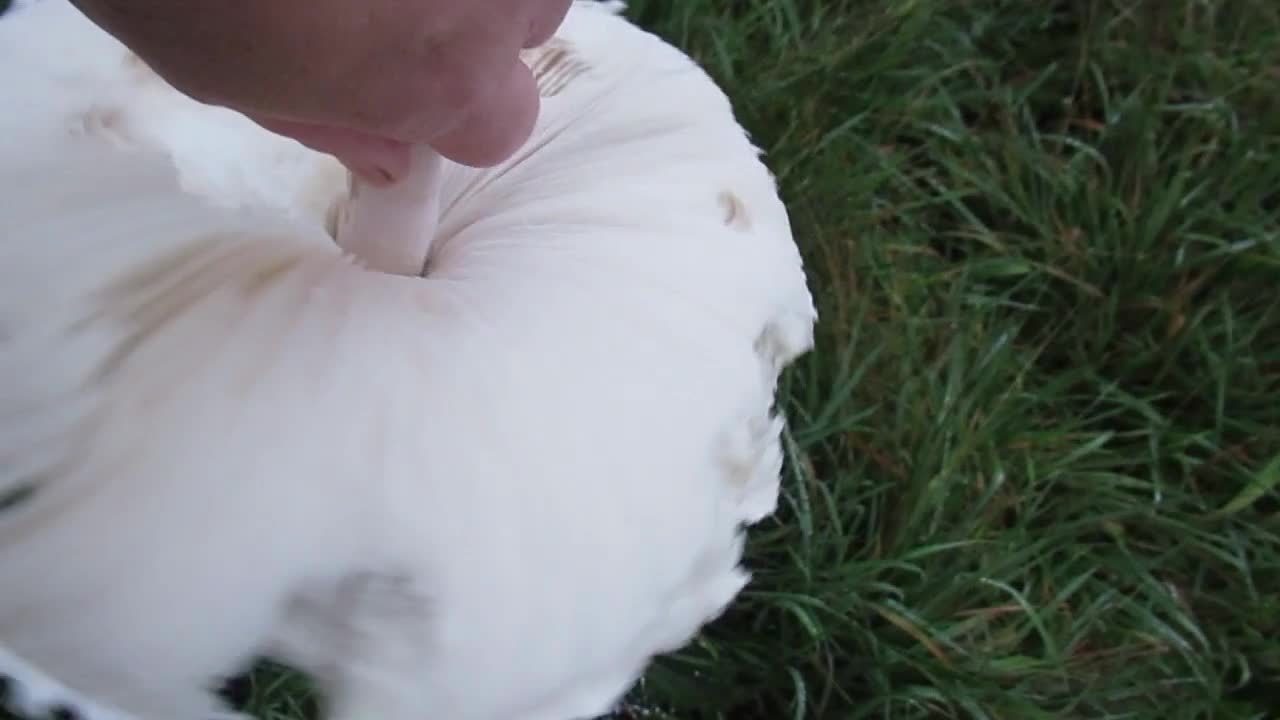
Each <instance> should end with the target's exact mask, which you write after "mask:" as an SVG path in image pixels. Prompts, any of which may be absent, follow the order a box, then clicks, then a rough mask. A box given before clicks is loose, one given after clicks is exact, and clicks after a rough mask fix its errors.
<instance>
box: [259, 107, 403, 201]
mask: <svg viewBox="0 0 1280 720" xmlns="http://www.w3.org/2000/svg"><path fill="white" fill-rule="evenodd" d="M249 118H250V119H251V120H253V121H254V122H256V123H257V124H259V125H261V126H262V127H264V128H266V129H267V130H270V131H271V132H274V133H276V134H278V135H283V136H285V137H288V138H292V139H294V140H296V141H298V142H300V143H302V144H303V145H306V146H307V147H309V148H311V149H312V150H317V151H319V152H323V153H328V154H330V155H333V156H335V157H337V158H338V160H340V161H341V162H342V164H343V165H346V166H347V168H348V169H349V170H351V172H353V173H355V174H357V175H359V176H360V177H361V178H362V179H363V180H365V181H366V182H368V183H370V184H372V185H389V184H391V183H393V182H396V181H397V180H399V179H400V178H402V177H404V175H405V174H406V173H407V172H408V171H409V146H408V145H407V144H405V143H402V142H398V141H396V140H389V139H387V138H382V137H378V136H377V135H370V134H368V133H362V132H360V131H358V130H349V129H346V128H341V127H331V126H327V125H314V124H311V123H304V122H297V121H294V120H281V119H278V118H270V117H262V116H256V115H250V116H249Z"/></svg>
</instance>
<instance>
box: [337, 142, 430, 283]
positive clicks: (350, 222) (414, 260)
mask: <svg viewBox="0 0 1280 720" xmlns="http://www.w3.org/2000/svg"><path fill="white" fill-rule="evenodd" d="M443 170H444V159H443V158H441V157H440V154H439V153H437V152H436V151H434V150H432V149H431V148H429V147H427V146H425V145H424V146H419V147H416V148H414V149H413V156H412V160H411V162H410V165H409V172H408V173H407V174H406V175H405V176H404V177H403V178H401V179H400V180H399V181H397V182H395V183H392V184H391V185H386V186H382V187H379V186H376V185H372V184H370V183H368V182H366V181H365V180H362V179H361V178H360V177H358V176H356V175H352V177H351V196H350V198H349V199H348V201H347V204H346V208H345V211H344V212H343V214H342V217H341V219H340V220H339V222H338V227H337V228H336V232H335V233H334V236H335V237H334V239H335V240H336V241H337V243H338V246H339V247H341V248H342V249H343V250H346V251H347V252H349V253H351V254H352V255H354V256H355V257H357V258H359V259H360V260H362V261H363V262H364V263H365V265H367V266H368V267H369V268H370V269H372V270H378V271H381V272H386V273H391V274H395V275H412V276H417V275H421V274H422V273H423V271H424V269H425V267H426V262H427V256H428V254H429V253H430V252H431V242H432V241H433V240H434V239H435V235H436V226H437V225H438V224H439V221H440V185H441V180H442V175H443Z"/></svg>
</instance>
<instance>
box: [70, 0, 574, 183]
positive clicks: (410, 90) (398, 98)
mask: <svg viewBox="0 0 1280 720" xmlns="http://www.w3.org/2000/svg"><path fill="white" fill-rule="evenodd" d="M570 2H571V0H359V2H355V1H353V0H182V1H181V2H175V1H174V0H74V3H75V5H76V6H77V7H79V8H80V10H81V11H82V12H83V13H84V14H85V15H86V16H88V17H89V18H90V19H91V20H92V21H94V22H95V23H97V24H98V25H99V26H101V27H102V28H103V29H105V30H106V31H107V32H109V33H111V34H112V35H114V36H116V37H117V38H118V39H119V40H120V41H121V42H123V43H124V44H125V45H127V46H128V47H129V48H130V49H131V50H132V51H133V52H135V53H136V54H137V55H138V56H139V57H140V58H142V60H143V61H145V62H146V63H147V64H148V65H150V66H151V68H152V69H154V70H155V71H156V72H157V73H158V74H159V75H160V76H161V77H163V78H165V80H167V81H168V82H169V83H171V84H172V85H173V86H174V87H176V88H177V89H178V90H180V91H182V92H184V93H186V94H187V95H190V96H191V97H193V98H195V99H196V100H199V101H201V102H205V103H208V104H212V105H221V106H224V107H228V108H231V109H233V110H237V111H239V112H242V113H244V114H245V115H247V116H248V117H250V118H252V119H253V120H254V121H255V122H257V123H259V124H260V125H262V126H264V127H266V128H267V129H269V130H272V131H274V132H277V133H280V134H282V135H286V136H289V137H292V138H294V139H296V140H298V141H299V142H301V143H303V144H305V145H307V146H309V147H312V148H314V149H316V150H320V151H323V152H328V153H331V154H333V155H335V156H337V157H338V158H339V159H340V160H342V161H343V162H344V163H345V164H346V165H347V166H348V167H349V168H351V170H352V171H353V172H355V173H357V174H358V175H360V176H361V177H362V178H363V179H364V180H366V181H367V182H371V183H374V184H378V185H386V184H390V183H392V182H394V181H396V180H399V179H400V178H402V177H403V176H404V175H405V174H406V173H407V172H408V169H409V166H410V147H411V146H413V145H427V146H429V147H431V148H433V149H435V150H436V151H437V152H439V153H440V154H441V155H443V156H445V157H446V158H449V159H451V160H453V161H455V162H458V163H462V164H464V165H470V166H473V167H487V166H492V165H496V164H498V163H500V162H502V161H503V160H505V159H507V158H508V157H510V156H511V155H512V154H513V153H514V152H515V151H516V150H517V149H518V148H519V147H520V146H521V145H522V144H523V143H524V141H525V140H527V139H528V137H529V135H530V133H531V132H532V130H533V124H534V121H535V119H536V118H537V115H538V109H539V106H538V92H537V87H536V84H535V82H534V79H533V76H532V74H531V73H530V71H529V68H528V67H526V66H525V65H524V63H522V62H521V61H520V58H519V52H520V50H521V49H523V48H528V47H536V46H538V45H541V44H542V43H544V42H545V41H546V40H548V39H549V38H550V37H551V36H552V34H554V33H555V31H556V29H557V28H558V27H559V26H560V24H561V22H563V20H564V17H565V14H566V13H567V12H568V9H569V5H570Z"/></svg>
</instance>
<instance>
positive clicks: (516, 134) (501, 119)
mask: <svg viewBox="0 0 1280 720" xmlns="http://www.w3.org/2000/svg"><path fill="white" fill-rule="evenodd" d="M508 67H509V69H508V70H507V72H506V73H505V74H504V75H502V76H499V77H498V78H495V81H496V82H497V85H496V86H495V87H494V89H493V91H492V92H489V93H486V94H485V99H484V101H483V102H481V103H478V104H476V105H474V106H473V107H472V108H471V109H470V111H469V112H468V113H467V115H466V117H465V118H464V120H463V121H462V122H461V123H459V124H458V125H456V126H454V127H453V128H452V129H450V130H448V131H446V132H444V133H442V134H440V135H438V136H436V137H435V138H433V139H432V140H431V142H430V144H431V146H432V147H434V148H435V149H436V151H437V152H439V153H440V154H441V155H444V156H445V157H447V158H449V159H450V160H453V161H454V162H457V163H460V164H462V165H470V166H471V167H492V166H494V165H497V164H498V163H500V162H502V161H504V160H506V159H507V158H509V157H511V155H512V154H514V153H515V151H516V150H518V149H520V146H522V145H524V143H525V142H526V141H527V140H528V139H529V136H530V135H532V134H533V127H534V123H535V122H536V120H537V118H538V110H539V98H538V85H537V82H536V81H535V80H534V77H533V73H532V72H531V71H530V70H529V68H528V66H526V65H525V64H524V63H523V62H520V61H519V60H516V61H514V62H512V63H511V64H510V65H509V66H508Z"/></svg>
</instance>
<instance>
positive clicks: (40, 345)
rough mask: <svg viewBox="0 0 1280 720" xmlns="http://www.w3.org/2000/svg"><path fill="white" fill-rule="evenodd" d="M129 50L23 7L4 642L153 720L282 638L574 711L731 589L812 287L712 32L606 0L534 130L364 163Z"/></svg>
mask: <svg viewBox="0 0 1280 720" xmlns="http://www.w3.org/2000/svg"><path fill="white" fill-rule="evenodd" d="M55 5H56V6H60V9H57V10H54V9H51V8H47V6H55ZM42 8H44V9H43V10H42ZM42 23H43V25H42ZM19 25H21V27H17V26H19ZM10 26H14V27H10ZM6 33H10V34H9V35H6ZM42 33H43V35H42ZM19 35H20V36H21V37H22V38H28V39H30V38H39V37H44V38H45V39H44V40H43V41H40V40H29V42H25V44H24V43H22V42H13V43H9V42H8V41H9V40H10V39H11V38H15V37H17V36H19ZM72 35H75V36H76V37H77V38H78V40H77V41H75V42H80V43H82V44H81V45H78V47H82V48H88V47H90V46H92V47H94V48H95V49H94V51H93V52H88V51H87V50H86V51H84V52H82V53H81V55H82V57H80V58H79V59H78V62H80V63H81V64H80V65H78V66H75V67H73V65H74V63H73V62H72V61H71V60H64V61H59V62H50V63H42V62H41V61H40V59H39V51H38V49H39V46H40V42H44V43H45V44H46V45H47V46H48V47H63V46H65V45H66V44H67V43H68V42H69V38H70V37H71V36H72ZM6 43H8V44H6ZM95 43H96V44H95ZM125 57H126V55H125V53H123V50H122V49H121V48H119V47H118V46H114V45H111V44H110V43H108V42H107V41H105V40H103V39H102V37H101V36H100V35H99V34H95V33H94V32H93V28H91V27H86V26H85V23H83V22H81V21H78V20H76V19H75V15H74V13H73V12H71V11H70V9H69V7H65V6H62V3H61V0H50V1H49V2H47V3H37V4H36V5H34V6H32V7H29V8H25V9H24V11H23V13H21V14H16V15H15V16H14V17H12V18H5V19H0V74H3V75H0V78H3V81H4V83H5V86H6V88H10V87H13V88H19V85H21V88H20V90H19V91H18V92H17V95H16V96H15V94H14V93H13V92H8V93H7V95H6V97H7V101H19V102H20V101H22V100H21V99H22V97H24V96H26V97H27V99H28V100H30V102H31V104H30V105H28V107H30V108H31V112H28V113H26V114H25V115H24V116H23V117H21V118H16V117H13V116H9V117H5V118H4V119H2V120H0V132H4V133H8V135H7V136H3V135H0V137H7V138H8V139H9V140H10V141H9V142H5V144H3V145H0V148H2V150H0V182H2V183H3V187H4V188H6V190H5V192H4V194H3V195H0V498H3V497H6V496H8V497H13V498H16V499H15V500H14V501H13V502H12V503H10V504H9V505H8V506H6V507H5V509H3V510H0V588H3V592H0V651H5V652H8V653H9V655H5V654H4V652H0V658H3V657H7V656H12V657H15V658H16V657H21V658H23V659H24V662H25V663H28V664H30V666H31V667H38V668H39V669H40V672H41V673H45V674H47V675H48V676H50V677H56V678H58V681H59V682H60V683H62V684H65V686H66V687H68V688H71V689H73V690H72V691H73V692H77V693H81V694H83V695H84V696H87V697H91V698H93V699H94V700H95V701H98V702H101V703H104V704H105V705H107V706H111V707H116V708H120V709H122V710H123V711H127V712H128V713H129V714H131V715H132V716H133V717H135V718H141V719H144V720H178V719H182V718H186V719H190V720H195V719H196V718H208V717H210V716H211V714H212V713H215V712H217V707H216V704H215V702H214V700H213V699H212V698H211V696H210V694H209V692H208V690H207V688H208V687H210V683H211V682H213V681H214V680H215V679H216V678H217V677H219V676H222V675H226V674H229V673H233V672H236V671H238V670H240V669H243V667H245V664H246V663H247V662H249V661H250V660H251V659H252V658H253V657H254V656H256V655H260V654H267V655H272V656H275V657H277V658H278V659H280V660H282V661H284V662H287V663H289V664H292V665H295V666H297V667H299V668H300V669H302V670H305V671H307V672H309V673H311V674H312V675H314V676H315V677H316V678H317V679H318V681H319V683H320V686H321V688H322V690H323V691H324V694H325V696H326V700H327V702H328V707H327V715H328V716H329V717H331V718H336V719H337V720H348V719H352V720H353V719H355V718H371V717H380V718H385V719H386V720H399V719H403V720H420V719H421V718H448V719H449V720H500V719H501V720H511V719H513V718H518V719H520V720H542V719H546V720H567V719H569V718H588V717H594V716H597V715H600V714H602V713H604V712H607V711H608V710H609V709H610V707H611V705H612V704H613V703H614V702H615V701H616V700H618V699H619V698H620V696H621V695H622V694H623V693H625V692H626V691H627V690H628V689H629V688H630V687H631V686H632V684H633V683H634V682H635V681H636V680H637V678H638V677H639V676H640V675H641V673H642V672H643V671H644V669H645V668H646V666H647V664H648V663H649V661H650V660H651V659H652V658H653V657H654V655H655V654H658V653H663V652H667V651H671V650H674V649H676V648H679V647H680V646H682V645H683V644H685V643H687V642H688V641H689V640H690V639H691V638H692V636H693V635H694V634H695V633H696V632H697V631H698V630H699V628H701V627H702V626H703V625H704V624H705V623H706V622H708V621H710V620H712V619H714V618H715V617H716V616H717V615H719V614H720V613H721V612H722V610H723V609H724V608H725V607H726V606H727V605H728V604H729V603H730V602H731V601H732V600H733V598H734V597H735V596H736V595H737V593H738V592H739V591H740V590H741V588H742V587H743V586H744V585H745V583H746V582H747V579H748V575H747V573H746V571H745V570H744V569H742V568H741V567H740V561H741V554H742V543H743V531H742V526H744V525H749V524H752V523H755V522H757V521H759V520H760V519H762V518H763V517H765V516H767V515H768V514H770V513H771V512H772V511H773V509H774V507H775V504H776V501H777V495H778V481H779V473H780V466H781V461H782V453H781V447H780V439H779V435H780V431H781V427H782V421H781V419H780V417H778V416H777V415H776V414H775V412H774V410H773V408H772V402H773V393H774V387H775V384H776V380H777V377H778V373H779V371H780V370H781V369H782V368H783V367H784V366H786V365H787V364H788V363H789V362H790V361H791V360H792V359H794V358H795V357H796V356H797V355H799V354H800V353H802V352H804V351H805V350H806V349H807V348H808V347H809V345H810V343H811V332H812V324H813V321H814V311H813V305H812V302H811V299H810V295H809V292H808V289H807V287H806V282H805V277H804V273H803V270H802V267H801V262H800V256H799V253H798V251H797V249H796V246H795V243H794V242H793V240H792V237H791V232H790V228H789V224H788V219H787V215H786V211H785V208H784V207H783V205H782V203H781V201H780V200H779V198H778V195H777V192H776V189H775V184H774V181H773V178H772V177H771V176H770V174H769V172H768V171H767V170H766V168H765V167H764V165H763V164H762V163H760V161H759V159H758V153H757V151H756V149H755V148H754V147H752V145H751V143H750V142H749V140H748V139H747V138H746V136H745V134H744V132H743V131H742V129H741V128H740V127H739V125H738V124H737V122H736V121H735V119H734V116H733V112H732V109H731V107H730V104H729V102H728V100H727V98H726V97H725V96H724V95H723V93H721V92H720V90H719V89H718V88H717V87H716V86H715V84H714V83H713V82H712V81H711V80H710V79H709V78H708V77H707V76H706V75H705V74H704V73H703V72H702V71H701V70H699V69H698V68H697V67H696V65H695V64H694V63H693V62H692V61H691V60H690V59H689V58H687V57H686V56H684V55H683V54H681V53H680V52H678V51H677V50H675V49H674V48H672V47H670V46H668V45H667V44H665V43H663V42H661V41H660V40H659V39H658V38H656V37H654V36H652V35H650V34H647V33H645V32H642V31H641V30H639V29H637V28H635V27H633V26H631V25H630V24H628V23H627V22H626V21H625V20H624V19H623V18H621V17H619V16H618V15H617V13H616V7H615V6H613V5H603V4H598V3H589V2H588V3H579V4H578V5H576V6H575V7H574V8H573V10H572V11H571V12H570V14H569V17H568V19H567V20H566V22H565V24H564V26H563V27H562V29H561V32H560V33H559V35H558V37H557V38H556V39H555V40H554V41H553V42H552V43H551V44H549V45H548V46H546V47H544V48H542V49H540V50H537V51H534V52H531V53H530V54H529V55H528V56H527V58H526V59H527V61H528V62H529V63H530V65H531V66H532V67H534V68H535V71H536V72H537V73H538V75H539V79H540V86H541V88H542V91H543V95H544V106H543V114H542V116H541V118H540V120H539V123H538V127H537V128H536V129H535V132H534V136H533V138H532V139H531V140H530V141H529V142H528V143H527V145H526V146H525V147H524V148H523V149H522V150H521V151H520V152H519V153H517V155H516V157H514V158H512V159H511V160H510V161H508V162H506V163H503V164H502V165H501V166H499V167H496V168H493V169H489V170H474V169H470V168H465V167H460V166H457V165H454V164H451V163H448V162H443V161H439V160H438V159H433V158H432V155H431V154H430V153H423V155H422V156H421V157H419V158H416V159H415V163H416V164H415V166H414V170H413V173H414V181H412V182H410V183H408V184H404V185H400V186H396V187H393V188H390V189H387V190H385V191H377V192H373V193H370V192H367V189H362V190H361V191H360V192H358V193H356V194H354V195H352V194H350V193H349V192H348V185H347V183H348V179H347V177H346V174H345V172H343V171H342V170H341V168H340V167H339V166H337V165H336V163H334V162H333V161H332V159H331V158H327V157H325V156H321V155H317V154H315V153H311V152H310V151H308V150H306V149H304V148H301V147H300V146H298V145H296V144H294V143H291V142H289V141H286V140H283V139H280V138H277V137H275V136H272V135H269V134H267V133H265V132H264V131H261V130H259V129H257V128H256V126H253V125H252V124H251V123H248V122H247V121H242V120H241V119H240V118H238V117H237V116H234V115H232V114H230V113H228V112H225V111H220V110H216V109H213V108H207V107H203V106H199V105H197V104H195V103H192V102H190V101H187V100H186V99H185V98H182V97H181V96H179V95H178V94H177V93H176V92H174V91H173V90H172V89H170V88H167V87H166V86H164V85H163V83H160V82H159V81H158V80H157V79H156V78H154V77H151V76H148V75H147V74H146V73H143V72H140V71H139V68H138V67H136V64H130V63H129V62H127V61H126V60H125ZM24 58H25V64H24ZM11 72H17V73H24V74H29V73H36V74H39V73H44V77H43V81H42V82H41V81H40V80H33V79H32V78H31V77H26V76H24V78H23V79H22V80H21V82H20V83H17V84H13V83H10V81H9V79H8V78H7V74H8V73H11ZM59 88H61V89H59ZM72 88H76V90H73V89H72ZM42 93H43V95H42ZM77 93H79V94H77ZM46 111H47V112H46ZM3 115H9V114H8V113H0V116H3ZM94 118H97V119H96V120H95V119H94ZM104 118H105V120H104ZM67 128H75V129H76V132H75V133H68V132H66V130H67ZM175 168H176V171H175ZM330 213H331V214H330ZM330 231H336V235H337V238H338V242H337V243H335V242H334V241H333V238H332V237H331V234H330ZM339 245H340V246H341V247H339ZM344 249H345V250H344ZM348 251H349V252H348ZM353 256H354V258H353ZM424 258H425V261H424ZM424 265H425V266H426V270H425V274H424V275H423V272H422V270H423V267H424ZM403 275H409V276H410V277H403ZM419 275H422V276H421V277H419ZM14 666H15V667H16V666H17V665H14ZM0 669H3V668H0ZM17 681H18V682H22V681H23V678H21V677H19V678H17ZM28 709H30V708H28Z"/></svg>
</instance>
